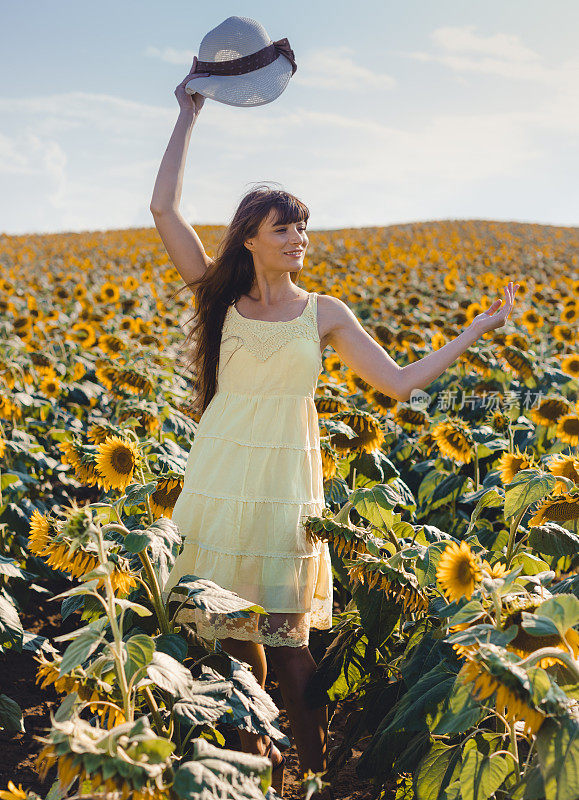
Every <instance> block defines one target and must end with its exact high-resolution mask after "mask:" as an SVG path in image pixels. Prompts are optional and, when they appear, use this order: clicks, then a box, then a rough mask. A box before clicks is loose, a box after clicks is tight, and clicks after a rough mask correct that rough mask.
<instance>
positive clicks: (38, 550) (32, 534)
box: [28, 508, 56, 556]
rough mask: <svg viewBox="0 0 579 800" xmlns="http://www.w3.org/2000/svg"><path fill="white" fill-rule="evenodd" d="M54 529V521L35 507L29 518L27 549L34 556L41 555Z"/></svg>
mask: <svg viewBox="0 0 579 800" xmlns="http://www.w3.org/2000/svg"><path fill="white" fill-rule="evenodd" d="M55 531H56V528H55V526H54V523H53V522H52V520H51V519H49V518H48V517H45V516H44V515H43V514H41V513H40V511H39V510H38V509H37V508H35V509H34V511H33V512H32V517H31V518H30V530H29V532H28V549H29V550H30V552H31V553H33V554H34V555H35V556H41V555H42V554H43V553H44V552H45V551H46V548H47V547H48V545H49V543H50V537H51V534H52V533H54V532H55Z"/></svg>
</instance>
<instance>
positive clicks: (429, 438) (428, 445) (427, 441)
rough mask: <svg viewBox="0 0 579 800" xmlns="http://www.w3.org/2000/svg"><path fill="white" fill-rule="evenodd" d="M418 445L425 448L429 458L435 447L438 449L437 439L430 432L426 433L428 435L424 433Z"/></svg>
mask: <svg viewBox="0 0 579 800" xmlns="http://www.w3.org/2000/svg"><path fill="white" fill-rule="evenodd" d="M417 444H418V445H419V447H421V448H424V451H425V453H426V455H427V456H429V455H430V454H431V453H432V451H433V450H434V449H435V447H438V445H437V442H436V439H435V438H434V436H433V435H432V433H430V431H426V433H423V434H422V436H420V437H419V439H418V442H417Z"/></svg>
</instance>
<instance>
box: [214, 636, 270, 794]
mask: <svg viewBox="0 0 579 800" xmlns="http://www.w3.org/2000/svg"><path fill="white" fill-rule="evenodd" d="M219 641H220V643H221V647H222V648H223V650H225V652H226V653H228V654H229V655H230V656H233V657H234V658H237V659H238V660H239V661H245V662H246V663H247V664H249V665H250V667H251V668H252V671H253V674H254V676H255V679H256V680H257V682H258V683H259V684H260V686H261V688H262V689H265V678H266V675H267V660H266V657H265V650H264V647H263V645H262V644H257V642H251V641H244V640H242V639H233V638H231V637H229V638H226V639H220V640H219ZM239 738H240V740H241V747H242V749H243V751H244V752H245V753H255V754H256V755H259V756H263V755H265V753H266V750H267V747H268V745H269V742H270V738H269V736H262V735H259V734H256V733H250V732H249V731H243V730H241V729H239ZM269 758H270V760H271V762H272V764H273V765H274V766H276V765H277V764H278V763H279V762H280V761H281V759H282V755H281V753H280V752H279V751H278V753H277V758H276V757H275V756H274V753H273V752H272V753H271V755H270V756H269ZM272 785H273V788H274V789H275V790H276V792H277V793H278V794H279V796H280V797H283V787H284V769H283V767H282V768H281V769H278V770H277V772H276V773H274V775H273V784H272Z"/></svg>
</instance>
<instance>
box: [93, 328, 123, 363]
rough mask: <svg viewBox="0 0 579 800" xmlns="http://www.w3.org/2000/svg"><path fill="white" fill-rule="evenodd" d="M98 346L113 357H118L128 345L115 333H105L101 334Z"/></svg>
mask: <svg viewBox="0 0 579 800" xmlns="http://www.w3.org/2000/svg"><path fill="white" fill-rule="evenodd" d="M98 346H99V347H100V349H101V350H102V351H103V353H106V354H107V356H110V357H111V358H118V356H119V354H120V352H121V351H122V350H124V349H125V347H126V345H125V342H123V340H122V339H121V338H120V337H119V336H115V335H114V334H113V333H103V334H102V336H99V339H98Z"/></svg>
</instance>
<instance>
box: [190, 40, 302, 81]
mask: <svg viewBox="0 0 579 800" xmlns="http://www.w3.org/2000/svg"><path fill="white" fill-rule="evenodd" d="M280 55H281V56H285V57H286V58H287V59H288V61H290V62H291V65H292V75H293V74H294V73H295V71H296V69H297V68H298V65H297V64H296V59H295V56H294V51H293V50H292V49H291V47H290V43H289V41H288V40H287V39H278V40H277V42H272V43H271V44H268V45H267V47H263V48H262V49H261V50H258V51H257V53H251V55H249V56H243V57H242V58H233V59H231V60H230V61H197V63H196V65H195V69H194V72H209V73H211V75H243V74H245V73H246V72H253V71H254V70H256V69H260V67H266V66H267V65H268V64H271V63H272V62H273V61H275V60H276V59H277V58H278V57H279V56H280Z"/></svg>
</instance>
